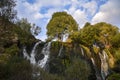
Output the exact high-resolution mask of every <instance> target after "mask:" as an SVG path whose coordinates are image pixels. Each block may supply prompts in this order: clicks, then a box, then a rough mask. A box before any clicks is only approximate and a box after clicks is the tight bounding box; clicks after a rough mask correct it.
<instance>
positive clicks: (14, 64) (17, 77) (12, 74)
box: [0, 57, 32, 80]
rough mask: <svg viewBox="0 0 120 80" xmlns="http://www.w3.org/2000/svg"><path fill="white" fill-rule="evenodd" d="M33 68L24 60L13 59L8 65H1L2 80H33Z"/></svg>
mask: <svg viewBox="0 0 120 80" xmlns="http://www.w3.org/2000/svg"><path fill="white" fill-rule="evenodd" d="M31 77H32V67H31V65H30V64H29V62H27V61H26V60H24V59H23V58H19V57H12V58H11V59H9V61H8V62H7V63H6V64H2V63H0V80H32V78H31Z"/></svg>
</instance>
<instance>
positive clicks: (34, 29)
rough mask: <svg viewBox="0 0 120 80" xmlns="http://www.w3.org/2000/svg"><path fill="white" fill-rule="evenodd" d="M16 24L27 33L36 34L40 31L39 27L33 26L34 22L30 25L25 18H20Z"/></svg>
mask: <svg viewBox="0 0 120 80" xmlns="http://www.w3.org/2000/svg"><path fill="white" fill-rule="evenodd" d="M16 24H17V25H18V26H19V27H20V28H21V29H22V30H23V31H25V32H26V33H27V34H32V35H34V36H36V35H38V34H39V33H40V32H41V28H40V27H38V26H35V24H33V25H31V23H30V22H28V20H27V18H22V19H21V20H19V21H17V23H16Z"/></svg>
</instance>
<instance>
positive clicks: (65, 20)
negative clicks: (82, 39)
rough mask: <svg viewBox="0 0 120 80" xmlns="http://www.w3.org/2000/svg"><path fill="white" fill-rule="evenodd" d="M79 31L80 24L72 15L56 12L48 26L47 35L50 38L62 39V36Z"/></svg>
mask: <svg viewBox="0 0 120 80" xmlns="http://www.w3.org/2000/svg"><path fill="white" fill-rule="evenodd" d="M77 30H78V24H77V22H76V21H75V20H74V19H73V17H72V16H71V15H70V14H67V13H66V12H56V13H54V14H53V15H52V18H51V20H50V21H49V23H48V24H47V35H48V37H49V38H54V37H57V38H60V35H61V34H65V33H68V34H70V33H71V32H73V31H77Z"/></svg>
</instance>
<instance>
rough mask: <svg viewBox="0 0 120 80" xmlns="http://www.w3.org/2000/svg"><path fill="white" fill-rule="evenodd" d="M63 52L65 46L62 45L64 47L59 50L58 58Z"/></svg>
mask: <svg viewBox="0 0 120 80" xmlns="http://www.w3.org/2000/svg"><path fill="white" fill-rule="evenodd" d="M62 50H63V45H62V47H61V48H60V50H59V53H58V56H60V55H61V53H62Z"/></svg>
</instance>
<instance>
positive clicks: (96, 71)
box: [91, 57, 102, 80]
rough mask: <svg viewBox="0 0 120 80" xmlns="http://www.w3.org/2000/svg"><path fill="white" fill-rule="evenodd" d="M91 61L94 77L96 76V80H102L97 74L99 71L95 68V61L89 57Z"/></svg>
mask: <svg viewBox="0 0 120 80" xmlns="http://www.w3.org/2000/svg"><path fill="white" fill-rule="evenodd" d="M91 61H92V63H93V68H94V70H95V75H96V78H97V80H102V79H101V76H100V74H99V71H98V69H97V67H96V64H95V61H94V59H93V58H92V57H91Z"/></svg>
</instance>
